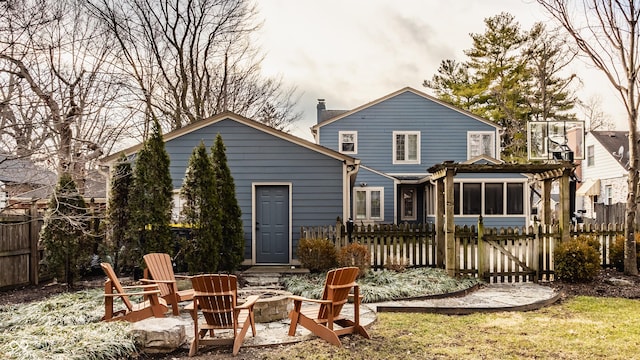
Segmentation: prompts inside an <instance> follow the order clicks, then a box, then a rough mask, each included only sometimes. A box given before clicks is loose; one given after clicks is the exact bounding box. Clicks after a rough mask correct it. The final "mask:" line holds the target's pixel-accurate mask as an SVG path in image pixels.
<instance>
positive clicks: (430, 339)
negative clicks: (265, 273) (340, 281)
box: [264, 297, 640, 360]
mask: <svg viewBox="0 0 640 360" xmlns="http://www.w3.org/2000/svg"><path fill="white" fill-rule="evenodd" d="M370 334H371V335H372V339H371V340H366V339H362V338H359V337H349V338H343V344H344V345H345V346H344V347H343V348H342V349H341V348H337V347H332V346H330V345H328V344H326V343H324V342H323V341H321V340H314V341H310V342H303V343H299V344H296V345H294V346H291V347H287V348H275V349H270V350H269V351H268V352H265V353H264V359H343V358H350V359H581V360H586V359H639V358H640V352H639V349H640V301H638V300H627V299H613V298H593V297H577V298H573V299H571V300H568V301H566V302H564V303H562V304H558V305H553V306H551V307H548V308H544V309H541V310H537V311H531V312H503V313H490V314H474V315H464V316H448V315H437V314H404V313H381V314H379V318H378V323H377V324H375V325H374V326H373V327H372V328H371V330H370Z"/></svg>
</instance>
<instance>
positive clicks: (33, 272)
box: [28, 201, 40, 285]
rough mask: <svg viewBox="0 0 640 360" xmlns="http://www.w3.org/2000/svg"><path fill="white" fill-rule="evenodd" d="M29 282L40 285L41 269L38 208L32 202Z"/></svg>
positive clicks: (30, 213) (30, 211) (30, 212)
mask: <svg viewBox="0 0 640 360" xmlns="http://www.w3.org/2000/svg"><path fill="white" fill-rule="evenodd" d="M28 233H29V251H30V254H29V282H30V283H31V284H33V285H38V282H39V274H38V272H39V269H40V266H39V265H40V264H39V263H40V252H39V251H38V238H39V237H40V233H39V231H38V208H37V205H36V202H35V201H33V202H31V207H30V208H29V232H28Z"/></svg>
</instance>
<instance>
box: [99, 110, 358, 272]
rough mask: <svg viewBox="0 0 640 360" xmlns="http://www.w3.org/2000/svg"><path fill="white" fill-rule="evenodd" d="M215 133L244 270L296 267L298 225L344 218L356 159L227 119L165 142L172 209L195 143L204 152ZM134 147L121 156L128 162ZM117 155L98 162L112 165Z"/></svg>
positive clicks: (176, 134) (197, 126)
mask: <svg viewBox="0 0 640 360" xmlns="http://www.w3.org/2000/svg"><path fill="white" fill-rule="evenodd" d="M217 134H221V136H222V139H223V141H224V145H225V147H226V156H227V161H228V166H229V169H230V170H231V175H232V176H233V178H234V182H235V185H236V197H237V200H238V203H239V206H240V208H241V210H242V223H243V229H244V236H245V261H244V264H246V265H253V264H292V265H293V264H298V261H297V260H295V258H296V254H295V251H296V249H297V246H298V239H299V237H300V228H301V227H302V226H326V225H330V224H335V222H336V219H337V218H338V217H340V218H343V219H344V218H346V217H348V216H349V215H348V212H347V211H348V209H349V203H350V202H351V199H350V197H349V196H350V189H351V187H352V186H353V184H354V181H355V178H356V174H357V172H358V164H359V161H358V160H357V159H355V158H353V157H352V156H350V155H348V154H341V153H339V152H337V151H334V150H331V149H328V148H326V147H322V146H319V145H317V144H314V143H312V142H310V141H306V140H304V139H301V138H299V137H296V136H293V135H291V134H287V133H285V132H282V131H279V130H276V129H274V128H271V127H268V126H266V125H264V124H262V123H259V122H256V121H253V120H250V119H247V118H245V117H242V116H239V115H236V114H233V113H230V112H225V113H222V114H220V115H217V116H214V117H211V118H208V119H205V120H201V121H199V122H197V123H194V124H191V125H188V126H186V127H184V128H181V129H179V130H175V131H172V132H170V133H167V134H165V135H164V141H165V146H166V150H167V153H168V154H169V157H170V160H171V164H170V172H171V178H172V179H173V187H174V189H175V192H176V196H175V197H174V199H175V200H174V204H179V196H178V192H179V190H180V188H181V187H182V183H183V179H184V176H185V171H186V169H187V165H188V162H189V158H190V157H191V154H192V151H193V149H194V148H195V147H196V146H198V144H199V143H200V141H204V144H205V146H207V148H210V147H211V146H213V144H214V140H215V138H216V136H217ZM141 147H142V144H139V145H136V146H134V147H131V148H129V149H126V150H124V153H125V154H126V155H127V156H133V155H134V154H135V153H137V152H138V151H139V150H140V149H141ZM119 155H120V154H113V155H110V156H108V157H106V158H104V159H103V162H104V163H106V164H108V165H110V166H112V165H114V164H115V161H116V160H117V159H118V157H119ZM178 213H179V210H178V209H176V211H175V212H174V214H176V215H177V214H178Z"/></svg>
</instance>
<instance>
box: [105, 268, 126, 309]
mask: <svg viewBox="0 0 640 360" xmlns="http://www.w3.org/2000/svg"><path fill="white" fill-rule="evenodd" d="M100 267H102V270H103V271H104V273H105V274H106V275H107V277H108V278H109V280H108V281H109V282H111V289H115V290H116V293H117V294H120V298H121V299H122V301H123V302H124V304H125V306H126V307H127V309H129V311H131V310H133V304H132V303H131V300H129V296H128V295H125V293H124V288H123V287H122V284H120V280H118V276H117V275H116V272H115V271H113V268H112V267H111V264H109V263H100Z"/></svg>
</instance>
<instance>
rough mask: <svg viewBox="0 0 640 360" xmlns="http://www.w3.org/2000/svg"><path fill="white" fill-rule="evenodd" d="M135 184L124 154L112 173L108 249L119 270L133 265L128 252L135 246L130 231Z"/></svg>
mask: <svg viewBox="0 0 640 360" xmlns="http://www.w3.org/2000/svg"><path fill="white" fill-rule="evenodd" d="M132 185H133V173H132V168H131V163H130V162H129V160H128V159H127V157H126V156H125V155H124V154H122V155H121V156H120V158H118V160H117V162H116V164H115V167H114V168H113V172H112V174H111V189H110V194H109V206H108V208H107V218H108V227H109V231H108V238H109V242H108V244H109V245H108V246H107V251H108V252H109V253H110V254H112V256H113V258H112V259H113V268H114V269H115V271H117V272H119V271H120V270H121V268H122V267H123V266H125V267H129V268H131V267H133V265H135V263H134V261H133V259H131V257H130V256H128V254H129V253H130V252H131V249H132V248H133V247H134V246H133V239H132V236H131V232H130V231H129V229H130V227H129V222H130V219H131V209H130V208H129V193H130V191H131V187H132Z"/></svg>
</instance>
